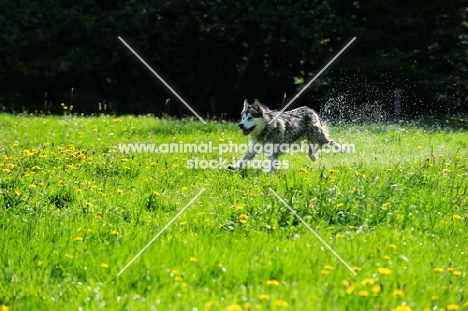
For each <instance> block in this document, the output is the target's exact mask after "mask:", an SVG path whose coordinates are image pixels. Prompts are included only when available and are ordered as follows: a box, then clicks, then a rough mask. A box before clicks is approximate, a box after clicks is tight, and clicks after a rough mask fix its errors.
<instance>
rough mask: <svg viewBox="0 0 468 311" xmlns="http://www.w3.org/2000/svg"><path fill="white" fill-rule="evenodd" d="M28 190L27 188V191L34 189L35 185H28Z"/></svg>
mask: <svg viewBox="0 0 468 311" xmlns="http://www.w3.org/2000/svg"><path fill="white" fill-rule="evenodd" d="M28 188H29V189H36V188H37V186H36V185H35V184H30V185H29V186H28Z"/></svg>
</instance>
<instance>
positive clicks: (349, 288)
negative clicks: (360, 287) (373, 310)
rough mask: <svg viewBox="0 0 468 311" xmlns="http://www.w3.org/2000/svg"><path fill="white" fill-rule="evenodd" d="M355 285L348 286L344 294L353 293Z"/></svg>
mask: <svg viewBox="0 0 468 311" xmlns="http://www.w3.org/2000/svg"><path fill="white" fill-rule="evenodd" d="M356 287H357V286H356V285H352V286H350V287H348V289H347V290H346V294H348V295H351V294H352V293H354V291H355V290H356Z"/></svg>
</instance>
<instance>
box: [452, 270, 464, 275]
mask: <svg viewBox="0 0 468 311" xmlns="http://www.w3.org/2000/svg"><path fill="white" fill-rule="evenodd" d="M452 273H453V275H455V276H460V275H461V274H462V273H461V271H453V272H452Z"/></svg>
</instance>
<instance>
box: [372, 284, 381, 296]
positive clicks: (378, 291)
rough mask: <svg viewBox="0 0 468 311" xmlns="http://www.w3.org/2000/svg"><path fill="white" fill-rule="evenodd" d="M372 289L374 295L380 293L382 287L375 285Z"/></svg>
mask: <svg viewBox="0 0 468 311" xmlns="http://www.w3.org/2000/svg"><path fill="white" fill-rule="evenodd" d="M371 291H372V293H374V295H377V294H378V293H380V292H381V291H382V287H380V285H374V286H373V287H372V289H371Z"/></svg>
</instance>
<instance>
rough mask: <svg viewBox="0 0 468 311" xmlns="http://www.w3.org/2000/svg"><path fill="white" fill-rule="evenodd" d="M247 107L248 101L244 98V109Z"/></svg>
mask: <svg viewBox="0 0 468 311" xmlns="http://www.w3.org/2000/svg"><path fill="white" fill-rule="evenodd" d="M248 108H249V102H248V101H247V99H244V110H247V109H248Z"/></svg>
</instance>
